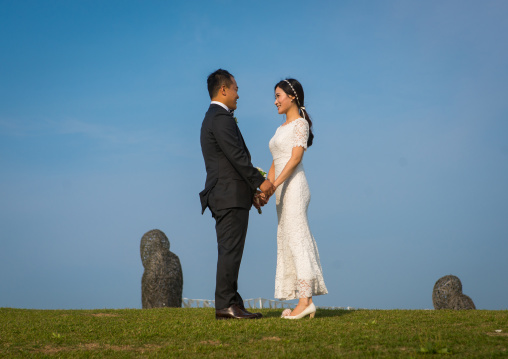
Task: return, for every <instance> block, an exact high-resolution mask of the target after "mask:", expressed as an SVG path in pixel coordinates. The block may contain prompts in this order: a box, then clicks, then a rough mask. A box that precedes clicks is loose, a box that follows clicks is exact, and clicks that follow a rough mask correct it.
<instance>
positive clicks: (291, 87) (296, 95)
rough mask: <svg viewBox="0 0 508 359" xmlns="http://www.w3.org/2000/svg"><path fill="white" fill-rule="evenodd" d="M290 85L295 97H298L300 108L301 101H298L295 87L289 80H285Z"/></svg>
mask: <svg viewBox="0 0 508 359" xmlns="http://www.w3.org/2000/svg"><path fill="white" fill-rule="evenodd" d="M284 81H286V82H287V83H288V85H289V87H291V90H293V93H294V94H295V97H296V103H297V104H298V107H300V100H298V95H297V94H296V91H295V88H294V87H293V85H291V82H289V81H288V80H284Z"/></svg>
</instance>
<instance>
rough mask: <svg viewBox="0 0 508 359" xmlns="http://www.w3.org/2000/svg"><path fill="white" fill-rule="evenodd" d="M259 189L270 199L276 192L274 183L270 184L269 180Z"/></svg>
mask: <svg viewBox="0 0 508 359" xmlns="http://www.w3.org/2000/svg"><path fill="white" fill-rule="evenodd" d="M259 189H260V190H261V192H263V193H264V194H265V196H267V197H270V196H271V195H272V194H273V193H274V192H275V186H274V185H273V184H272V182H270V181H268V180H265V181H264V182H263V183H261V186H259Z"/></svg>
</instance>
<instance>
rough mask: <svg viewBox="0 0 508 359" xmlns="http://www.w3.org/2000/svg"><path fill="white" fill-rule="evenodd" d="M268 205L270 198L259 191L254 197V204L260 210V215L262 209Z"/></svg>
mask: <svg viewBox="0 0 508 359" xmlns="http://www.w3.org/2000/svg"><path fill="white" fill-rule="evenodd" d="M267 203H268V197H267V196H266V195H265V194H264V193H263V192H261V191H257V193H256V194H255V195H254V197H252V204H253V205H254V207H255V208H256V209H257V210H258V213H259V214H261V213H262V212H261V207H263V206H264V205H265V204H267Z"/></svg>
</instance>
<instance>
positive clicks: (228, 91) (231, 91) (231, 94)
mask: <svg viewBox="0 0 508 359" xmlns="http://www.w3.org/2000/svg"><path fill="white" fill-rule="evenodd" d="M231 80H232V84H231V85H230V86H229V88H228V87H226V86H223V87H222V89H221V91H224V92H225V97H223V99H224V104H225V105H226V106H227V107H228V108H229V109H230V110H236V101H237V100H238V99H239V98H240V96H238V85H237V84H236V80H235V78H234V77H231Z"/></svg>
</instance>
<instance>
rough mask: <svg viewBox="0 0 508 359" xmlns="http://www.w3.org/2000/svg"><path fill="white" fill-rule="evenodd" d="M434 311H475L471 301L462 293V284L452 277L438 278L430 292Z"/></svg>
mask: <svg viewBox="0 0 508 359" xmlns="http://www.w3.org/2000/svg"><path fill="white" fill-rule="evenodd" d="M432 303H433V304H434V309H455V310H460V309H476V307H475V305H474V303H473V300H472V299H471V298H469V297H468V296H467V295H465V294H463V293H462V283H461V282H460V279H459V278H458V277H456V276H454V275H447V276H444V277H442V278H439V279H438V280H437V282H436V284H435V285H434V290H433V291H432Z"/></svg>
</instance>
